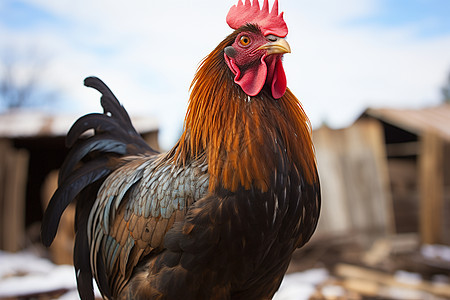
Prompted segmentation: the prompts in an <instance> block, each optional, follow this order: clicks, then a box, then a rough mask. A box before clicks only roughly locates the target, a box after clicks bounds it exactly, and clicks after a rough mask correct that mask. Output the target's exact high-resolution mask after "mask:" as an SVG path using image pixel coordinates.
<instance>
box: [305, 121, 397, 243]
mask: <svg viewBox="0 0 450 300" xmlns="http://www.w3.org/2000/svg"><path fill="white" fill-rule="evenodd" d="M313 139H314V144H315V149H316V155H317V163H318V169H319V177H320V180H321V188H322V199H323V206H322V213H321V217H320V219H319V226H318V230H317V233H316V235H317V236H319V235H323V236H326V235H329V234H339V233H342V232H374V233H375V234H379V233H393V232H394V231H395V230H394V218H393V206H392V200H391V194H390V185H389V172H388V168H387V159H386V149H385V145H384V136H383V131H382V128H381V126H380V124H379V123H378V122H376V121H360V122H358V123H356V124H354V125H352V126H351V127H349V128H345V129H340V130H332V129H329V128H321V129H319V130H315V131H314V132H313Z"/></svg>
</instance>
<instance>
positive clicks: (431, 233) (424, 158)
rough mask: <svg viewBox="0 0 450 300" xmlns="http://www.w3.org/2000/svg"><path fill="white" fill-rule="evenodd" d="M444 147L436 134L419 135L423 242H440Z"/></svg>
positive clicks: (429, 132) (421, 231)
mask: <svg viewBox="0 0 450 300" xmlns="http://www.w3.org/2000/svg"><path fill="white" fill-rule="evenodd" d="M443 146H444V143H443V141H442V139H441V138H440V137H439V135H438V134H436V133H435V132H432V131H427V132H425V134H424V135H423V136H422V138H421V148H420V149H421V151H420V157H419V190H420V234H421V239H422V243H424V244H436V243H440V242H442V215H443V203H444V201H443V192H444V190H443V189H444V176H443V164H444V161H443V158H444V156H443Z"/></svg>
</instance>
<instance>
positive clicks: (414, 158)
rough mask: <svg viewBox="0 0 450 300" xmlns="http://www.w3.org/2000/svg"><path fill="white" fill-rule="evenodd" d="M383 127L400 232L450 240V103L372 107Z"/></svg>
mask: <svg viewBox="0 0 450 300" xmlns="http://www.w3.org/2000/svg"><path fill="white" fill-rule="evenodd" d="M367 120H372V121H376V122H378V123H379V124H380V126H381V127H382V128H383V132H384V141H385V145H386V156H387V165H388V170H389V178H390V186H391V193H392V200H393V205H394V217H395V228H396V232H400V233H406V232H419V233H420V237H421V241H422V243H427V244H435V243H442V244H447V245H449V244H450V105H448V104H446V105H441V106H436V107H430V108H424V109H417V110H413V109H372V108H371V109H367V110H366V111H365V112H364V113H363V114H362V115H361V117H360V118H359V120H358V121H357V122H356V123H359V122H366V121H367Z"/></svg>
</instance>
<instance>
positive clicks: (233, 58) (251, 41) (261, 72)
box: [224, 0, 291, 99]
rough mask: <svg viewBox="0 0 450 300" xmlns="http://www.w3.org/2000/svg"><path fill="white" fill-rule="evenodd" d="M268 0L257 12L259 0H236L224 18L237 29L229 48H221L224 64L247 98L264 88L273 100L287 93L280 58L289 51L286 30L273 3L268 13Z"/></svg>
mask: <svg viewBox="0 0 450 300" xmlns="http://www.w3.org/2000/svg"><path fill="white" fill-rule="evenodd" d="M268 6H269V5H268V0H264V4H263V7H262V8H261V9H260V7H259V3H258V0H253V4H251V3H250V0H246V1H245V4H243V3H242V1H241V0H239V2H238V4H237V5H234V6H233V7H231V9H230V11H229V12H228V15H227V23H228V25H229V26H230V27H231V28H233V29H236V35H235V36H236V37H235V39H234V42H233V44H232V45H230V46H227V47H226V48H225V49H224V56H225V61H226V63H227V65H228V67H229V68H230V70H231V71H232V72H233V74H234V81H235V82H236V83H237V84H238V85H239V86H240V87H241V88H242V90H243V91H244V92H245V93H246V94H247V95H249V96H256V95H258V94H259V93H260V92H261V90H262V89H263V87H264V86H265V85H267V86H268V87H269V88H270V90H271V92H272V96H273V98H275V99H279V98H281V97H282V96H283V95H284V93H285V92H286V75H285V73H284V69H283V64H282V61H281V58H282V57H283V54H285V53H289V52H291V49H290V47H289V44H288V43H287V41H286V40H285V39H284V38H285V37H286V35H287V32H288V29H287V26H286V23H285V22H284V20H283V13H281V14H278V1H277V0H275V2H274V5H273V8H272V11H271V12H269V7H268Z"/></svg>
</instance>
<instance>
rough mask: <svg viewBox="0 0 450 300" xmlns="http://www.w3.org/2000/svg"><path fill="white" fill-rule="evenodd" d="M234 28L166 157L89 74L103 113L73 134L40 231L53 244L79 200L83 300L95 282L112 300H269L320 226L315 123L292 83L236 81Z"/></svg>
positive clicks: (206, 67) (199, 78) (196, 88)
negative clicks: (255, 91)
mask: <svg viewBox="0 0 450 300" xmlns="http://www.w3.org/2000/svg"><path fill="white" fill-rule="evenodd" d="M235 35H236V33H234V34H233V35H230V36H229V37H228V38H227V39H225V40H224V41H223V42H222V43H221V44H220V45H219V46H218V47H217V48H216V49H215V50H214V51H213V52H212V53H211V54H210V55H209V56H208V57H207V58H206V59H205V60H204V61H203V63H202V65H201V66H200V68H199V70H198V72H197V75H196V78H195V79H194V82H193V86H192V93H191V97H190V104H189V109H188V114H187V116H186V121H185V128H184V133H183V135H182V137H181V138H180V140H179V141H178V143H177V144H176V145H175V147H174V148H173V149H172V150H170V151H169V152H167V153H164V154H159V153H157V152H156V151H154V150H153V149H151V148H150V147H149V146H147V144H146V143H145V142H144V141H143V140H142V138H141V137H140V136H139V134H138V133H137V132H136V130H135V129H134V128H133V126H132V125H131V121H130V118H129V117H128V114H127V113H126V111H125V110H124V109H123V107H122V106H121V105H120V104H119V102H118V101H117V99H116V98H115V97H114V95H113V94H112V93H111V91H110V90H109V89H108V88H107V87H106V86H105V85H104V84H103V83H102V82H101V81H100V80H99V79H97V78H87V79H86V81H85V84H86V85H87V86H90V87H94V88H96V89H97V90H99V91H100V92H101V93H102V101H101V103H102V106H103V108H104V113H103V114H90V115H87V116H84V117H82V118H80V119H79V120H78V121H77V122H76V123H75V124H74V125H73V127H72V129H71V130H70V132H69V134H68V137H67V143H68V146H70V147H72V150H71V152H70V154H69V155H68V157H67V159H66V162H65V163H64V165H63V166H62V168H61V172H60V178H59V179H60V181H59V188H58V190H57V191H56V192H55V194H54V196H53V198H52V200H51V202H50V205H49V207H48V209H47V211H46V214H45V217H44V221H43V227H42V240H43V242H44V244H45V245H49V244H51V242H52V240H53V238H54V235H55V233H56V230H57V226H58V223H59V219H60V217H61V214H62V212H63V211H64V209H65V207H66V206H67V205H68V204H69V203H70V202H71V201H72V200H73V199H76V201H77V213H76V224H75V226H76V232H77V233H76V240H75V251H74V264H75V268H76V272H77V280H78V289H79V293H80V296H81V297H82V299H93V293H92V278H95V280H96V281H97V283H98V285H99V288H100V290H101V292H102V293H103V295H104V296H105V297H107V298H114V299H270V298H271V297H272V296H273V294H274V293H275V292H276V290H277V289H278V287H279V285H280V283H281V280H282V278H283V276H284V273H285V271H286V269H287V267H288V264H289V261H290V258H291V255H292V252H293V251H294V250H295V249H296V248H298V247H301V246H302V245H303V244H305V243H306V242H307V241H308V240H309V238H310V237H311V235H312V233H313V232H314V230H315V227H316V224H317V221H318V216H319V211H320V187H319V181H318V176H317V171H316V167H315V160H314V151H313V146H312V143H311V137H310V129H309V123H308V120H307V118H306V116H305V114H304V112H303V109H302V108H301V106H300V104H299V102H298V100H297V98H295V96H293V94H292V93H291V92H290V91H289V90H287V92H286V94H285V95H284V96H283V97H282V98H280V99H278V100H274V99H273V98H272V97H271V95H270V93H268V92H266V90H265V89H264V90H263V91H262V92H261V93H260V94H259V95H257V96H255V97H248V96H247V95H246V94H245V93H244V92H243V91H242V90H241V89H240V87H238V86H236V85H235V84H234V82H233V74H231V72H230V70H229V69H228V68H227V67H226V65H225V62H224V59H223V49H224V48H225V47H226V46H227V45H230V44H231V43H232V40H233V39H234V37H235ZM90 129H94V134H93V135H90V136H85V135H84V133H85V132H86V131H88V130H90Z"/></svg>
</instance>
